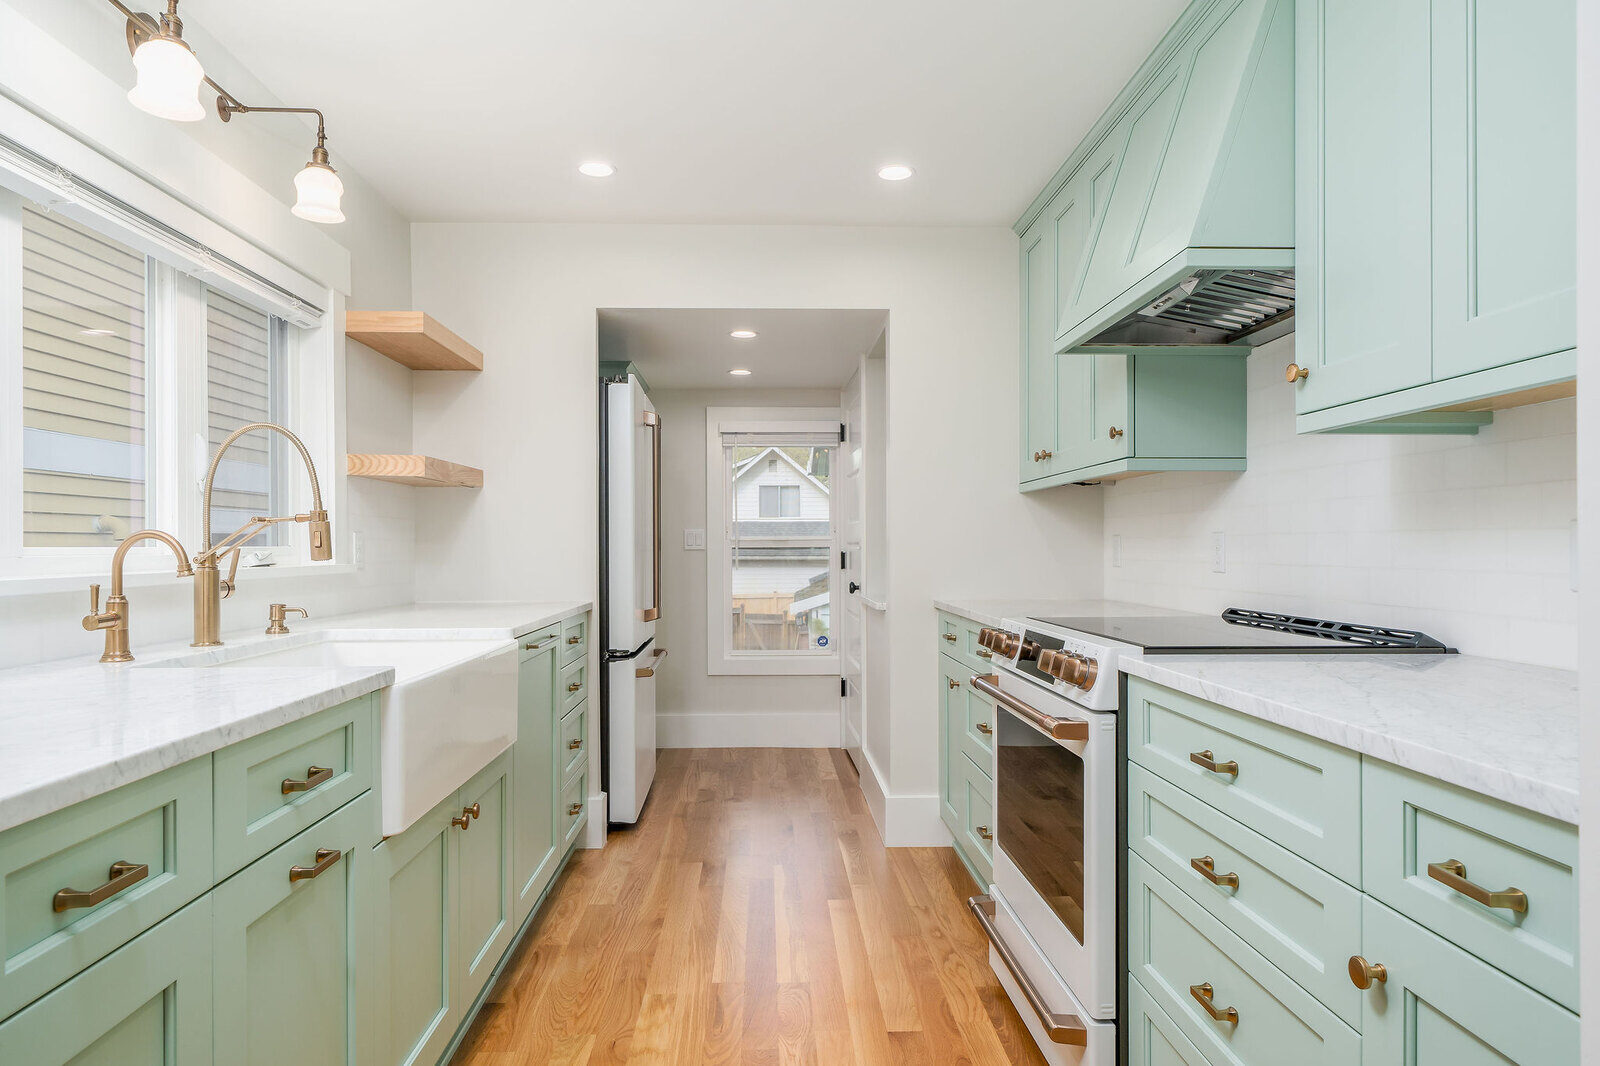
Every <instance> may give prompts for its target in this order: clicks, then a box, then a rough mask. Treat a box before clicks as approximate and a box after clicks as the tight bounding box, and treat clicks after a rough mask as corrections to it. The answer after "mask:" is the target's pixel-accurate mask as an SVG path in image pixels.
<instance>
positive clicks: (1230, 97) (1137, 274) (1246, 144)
mask: <svg viewBox="0 0 1600 1066" xmlns="http://www.w3.org/2000/svg"><path fill="white" fill-rule="evenodd" d="M1294 78H1295V67H1294V4H1293V0H1212V2H1202V3H1196V4H1194V5H1192V6H1191V8H1190V10H1189V12H1187V13H1186V14H1185V16H1184V17H1183V18H1180V20H1179V21H1178V23H1177V24H1176V25H1175V26H1174V27H1173V29H1172V31H1171V32H1170V33H1168V35H1167V37H1166V38H1165V39H1164V40H1163V41H1162V43H1161V45H1160V46H1159V47H1158V48H1157V50H1156V52H1155V53H1154V54H1153V55H1152V56H1151V57H1150V58H1149V60H1147V61H1146V63H1145V65H1144V66H1143V67H1142V68H1141V69H1140V71H1139V73H1138V74H1137V75H1136V76H1135V77H1134V79H1133V81H1132V82H1130V83H1129V85H1128V87H1127V88H1126V89H1125V90H1124V91H1123V93H1122V95H1121V96H1119V97H1118V99H1117V102H1116V103H1115V104H1113V105H1112V109H1111V111H1109V112H1108V113H1107V115H1106V117H1105V118H1104V119H1103V120H1102V122H1101V123H1100V125H1098V126H1097V127H1096V130H1095V131H1094V132H1092V133H1091V135H1090V138H1089V139H1086V141H1085V146H1084V148H1082V149H1080V151H1079V152H1078V153H1075V157H1074V159H1075V160H1081V173H1083V174H1084V175H1088V174H1090V173H1094V175H1095V177H1096V178H1098V182H1097V184H1098V185H1099V187H1098V188H1096V189H1095V192H1094V196H1093V199H1094V200H1095V201H1097V202H1096V203H1095V215H1094V217H1093V220H1092V223H1091V224H1090V225H1089V226H1088V227H1087V232H1086V233H1084V234H1083V235H1082V236H1081V237H1079V238H1078V239H1079V240H1080V241H1081V242H1082V244H1083V246H1084V248H1083V252H1082V255H1081V257H1080V258H1079V263H1078V269H1077V271H1076V277H1075V279H1074V281H1073V284H1071V286H1070V287H1068V288H1067V289H1065V290H1064V291H1062V292H1060V293H1059V294H1058V299H1059V304H1058V308H1057V310H1058V323H1057V335H1056V345H1055V347H1056V350H1057V351H1058V352H1071V351H1083V350H1093V349H1094V348H1097V347H1102V346H1108V345H1110V346H1117V347H1120V348H1139V347H1147V346H1161V347H1169V348H1170V347H1171V346H1197V345H1202V346H1212V345H1234V346H1239V345H1254V344H1261V343H1264V342H1266V341H1268V340H1271V339H1273V338H1275V337H1280V336H1282V335H1283V334H1285V333H1288V332H1290V331H1292V330H1293V329H1294V293H1295V289H1294V213H1295V198H1294V174H1295V135H1294ZM1101 130H1104V132H1103V133H1102V132H1100V131H1101ZM1091 142H1093V143H1091ZM1103 161H1108V162H1103ZM1072 166H1074V161H1069V163H1068V168H1070V167H1072ZM1068 168H1063V170H1064V171H1067V170H1068ZM1101 168H1104V169H1101ZM1107 177H1109V178H1110V180H1109V182H1105V179H1106V178H1107ZM1090 180H1094V179H1090ZM1100 183H1103V184H1100ZM1074 187H1078V188H1089V187H1091V186H1089V185H1087V184H1085V183H1084V181H1083V179H1082V178H1080V177H1079V176H1077V175H1069V176H1068V177H1067V178H1066V179H1065V184H1064V185H1063V186H1061V191H1062V193H1068V192H1070V190H1071V189H1072V188H1074ZM1100 188H1104V189H1105V191H1104V192H1103V193H1102V192H1100V191H1099V190H1100ZM1047 194H1050V195H1055V194H1052V193H1050V191H1049V190H1047ZM1056 202H1057V203H1060V202H1061V197H1060V196H1057V201H1056ZM1044 210H1045V211H1050V210H1051V208H1050V207H1046V208H1044ZM1057 210H1059V208H1057Z"/></svg>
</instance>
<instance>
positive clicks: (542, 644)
mask: <svg viewBox="0 0 1600 1066" xmlns="http://www.w3.org/2000/svg"><path fill="white" fill-rule="evenodd" d="M555 639H556V638H555V637H546V638H545V639H544V640H541V641H539V642H538V643H537V644H524V645H523V646H522V650H523V651H543V650H544V649H546V648H548V647H549V646H550V644H551V642H552V641H554V640H555Z"/></svg>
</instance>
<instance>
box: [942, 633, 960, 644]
mask: <svg viewBox="0 0 1600 1066" xmlns="http://www.w3.org/2000/svg"><path fill="white" fill-rule="evenodd" d="M941 635H942V636H943V637H944V639H945V640H947V641H949V642H950V643H951V644H954V643H955V642H956V635H955V634H954V633H944V634H941Z"/></svg>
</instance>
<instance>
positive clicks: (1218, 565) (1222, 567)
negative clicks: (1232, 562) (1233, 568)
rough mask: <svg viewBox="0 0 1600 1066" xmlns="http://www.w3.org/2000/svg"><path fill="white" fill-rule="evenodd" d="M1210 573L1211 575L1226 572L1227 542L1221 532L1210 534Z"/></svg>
mask: <svg viewBox="0 0 1600 1066" xmlns="http://www.w3.org/2000/svg"><path fill="white" fill-rule="evenodd" d="M1211 572H1212V573H1213V574H1226V573H1227V572H1228V541H1227V538H1226V537H1225V536H1223V534H1222V531H1221V530H1218V531H1217V532H1215V533H1213V534H1211Z"/></svg>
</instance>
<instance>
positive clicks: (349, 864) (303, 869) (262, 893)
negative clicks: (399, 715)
mask: <svg viewBox="0 0 1600 1066" xmlns="http://www.w3.org/2000/svg"><path fill="white" fill-rule="evenodd" d="M377 833H378V806H377V801H376V798H375V797H374V796H373V795H372V793H370V792H368V793H365V794H363V795H362V796H361V797H360V798H358V799H356V800H354V801H352V802H351V803H348V804H346V805H345V806H343V807H341V808H340V809H339V810H338V811H336V812H334V813H333V814H330V815H329V816H328V817H326V818H324V819H323V820H322V821H320V822H318V823H316V824H315V825H313V826H311V827H310V828H308V829H306V830H305V831H304V832H302V833H300V834H299V835H298V836H296V837H294V838H293V839H292V840H290V841H288V842H287V843H285V844H282V845H280V846H279V847H277V848H275V849H273V850H272V851H270V852H268V853H267V854H266V855H264V856H262V857H261V858H259V859H257V860H256V861H255V862H253V863H251V864H250V865H249V866H248V867H246V868H245V869H244V870H241V871H240V872H239V873H238V874H236V875H234V876H233V877H231V878H229V879H228V880H227V881H224V882H223V883H222V884H221V885H219V886H217V889H216V891H215V892H214V893H213V894H212V895H213V898H212V953H213V956H214V963H213V987H214V989H215V994H214V997H213V1002H214V1003H215V1010H216V1024H215V1033H216V1055H215V1060H216V1061H217V1062H219V1063H222V1062H226V1063H230V1064H234V1063H236V1064H238V1066H281V1064H282V1063H290V1062H293V1063H303V1064H305V1066H356V1064H361V1063H368V1062H372V1061H375V1057H374V1054H373V1049H372V1048H371V1047H369V1044H370V1042H371V1041H372V1040H373V1039H374V1038H375V1036H376V1033H374V1032H372V1031H371V1030H369V1029H368V1028H366V1027H364V1025H363V1015H362V1009H361V1008H362V1004H363V1003H364V997H363V995H362V994H361V992H360V991H359V990H358V987H357V986H358V983H359V982H361V981H364V980H370V979H371V978H372V977H373V976H374V975H373V974H372V972H371V971H372V970H373V968H374V967H373V964H374V962H375V961H376V956H375V952H374V946H375V945H374V940H373V937H374V933H375V929H374V926H373V922H372V919H373V913H372V908H371V906H370V902H369V901H370V899H371V897H372V892H373V888H374V880H373V872H374V871H373V867H374V865H375V863H376V862H377V859H376V858H375V853H374V852H373V849H372V841H373V840H374V839H376V837H377Z"/></svg>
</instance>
